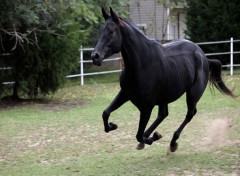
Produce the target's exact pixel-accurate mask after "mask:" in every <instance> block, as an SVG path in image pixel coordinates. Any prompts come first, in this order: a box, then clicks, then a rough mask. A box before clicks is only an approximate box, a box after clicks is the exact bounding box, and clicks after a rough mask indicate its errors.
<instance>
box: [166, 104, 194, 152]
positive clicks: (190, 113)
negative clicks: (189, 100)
mask: <svg viewBox="0 0 240 176" xmlns="http://www.w3.org/2000/svg"><path fill="white" fill-rule="evenodd" d="M196 113H197V109H196V103H195V104H191V105H190V106H188V112H187V115H186V117H185V120H184V121H183V123H182V124H181V125H180V127H179V128H178V129H177V131H175V133H174V134H173V138H172V141H171V143H170V151H171V152H175V151H176V150H177V148H178V143H177V142H176V141H177V140H178V138H179V136H180V134H181V132H182V130H183V128H184V127H185V126H186V125H187V124H188V123H189V122H190V121H191V120H192V118H193V116H194V115H195V114H196Z"/></svg>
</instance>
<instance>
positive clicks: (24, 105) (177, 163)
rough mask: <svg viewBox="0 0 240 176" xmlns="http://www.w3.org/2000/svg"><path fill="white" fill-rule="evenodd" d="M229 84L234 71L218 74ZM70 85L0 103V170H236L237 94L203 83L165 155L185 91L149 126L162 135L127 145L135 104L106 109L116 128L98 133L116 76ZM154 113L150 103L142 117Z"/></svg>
mask: <svg viewBox="0 0 240 176" xmlns="http://www.w3.org/2000/svg"><path fill="white" fill-rule="evenodd" d="M224 79H225V81H226V84H227V85H228V86H229V87H233V86H234V85H236V86H237V89H236V91H235V92H236V93H237V94H240V76H239V75H236V76H233V77H230V76H225V77H224ZM88 81H89V82H90V83H91V84H87V85H85V86H84V87H81V86H78V85H75V86H67V87H65V88H62V89H60V90H59V91H58V92H57V93H56V94H55V95H53V96H49V97H47V99H45V100H38V101H35V102H31V101H27V102H20V103H16V104H13V103H10V104H8V103H4V102H3V103H2V104H1V109H0V175H1V176H4V175H11V176H12V175H23V176H27V175H31V176H32V175H44V176H46V175H83V176H98V175H99V176H102V175H104V176H117V175H120V176H122V175H124V176H125V175H130V176H138V175H139V176H140V175H142V176H146V175H148V176H149V175H150V176H151V175H152V176H155V175H232V176H237V175H240V158H239V152H240V98H238V99H231V98H230V97H227V96H224V95H221V94H220V93H219V92H218V91H215V95H214V96H213V95H211V93H210V90H209V88H207V89H206V91H205V93H204V95H203V97H202V99H201V100H200V102H199V104H198V113H197V115H196V116H195V117H194V118H193V120H192V121H191V122H190V123H189V124H188V125H187V126H186V128H185V129H184V131H183V132H182V135H181V137H180V139H179V140H178V144H179V148H178V150H177V151H176V152H175V153H174V154H171V155H167V148H168V146H169V143H170V140H171V137H172V135H173V132H174V131H175V130H176V129H177V128H178V126H179V125H180V124H181V122H182V121H183V120H184V117H185V114H186V111H187V109H186V103H185V96H183V97H182V98H180V99H179V100H177V101H176V102H174V103H172V104H170V105H169V116H168V117H167V118H166V119H165V120H164V121H163V123H162V124H161V125H160V126H159V127H158V128H157V131H159V132H160V133H161V134H162V135H163V138H162V139H160V140H159V141H157V142H155V143H153V144H152V145H151V146H146V147H145V149H144V150H141V151H138V150H136V149H135V147H136V144H137V141H136V139H135V135H136V132H137V127H138V120H139V111H138V110H137V108H136V107H134V106H133V105H132V104H131V103H129V102H128V103H126V104H124V105H123V106H122V107H120V108H119V109H118V110H117V111H115V112H114V113H112V115H111V117H110V121H113V122H115V123H116V124H117V125H118V129H117V130H115V131H113V132H110V133H104V131H103V123H102V119H101V114H102V111H103V110H104V109H105V108H106V107H107V106H108V105H109V104H110V103H111V101H112V100H113V98H114V97H115V95H116V94H117V92H118V90H119V84H118V83H100V84H96V83H95V81H94V80H88ZM156 116H157V107H156V108H155V109H154V111H153V113H152V116H151V121H150V123H151V122H152V121H153V120H154V119H155V118H156Z"/></svg>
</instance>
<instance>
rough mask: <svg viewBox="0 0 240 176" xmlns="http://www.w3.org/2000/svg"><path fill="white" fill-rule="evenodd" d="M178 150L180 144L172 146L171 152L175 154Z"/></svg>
mask: <svg viewBox="0 0 240 176" xmlns="http://www.w3.org/2000/svg"><path fill="white" fill-rule="evenodd" d="M177 149H178V143H176V144H175V145H174V146H171V145H170V151H171V152H175V151H176V150H177Z"/></svg>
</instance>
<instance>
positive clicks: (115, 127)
mask: <svg viewBox="0 0 240 176" xmlns="http://www.w3.org/2000/svg"><path fill="white" fill-rule="evenodd" d="M117 128H118V126H117V125H116V124H115V123H113V122H110V123H109V131H112V130H116V129H117Z"/></svg>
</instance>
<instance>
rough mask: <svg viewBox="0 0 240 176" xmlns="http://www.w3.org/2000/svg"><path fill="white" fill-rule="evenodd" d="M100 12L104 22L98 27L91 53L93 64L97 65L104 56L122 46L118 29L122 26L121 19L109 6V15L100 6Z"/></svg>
mask: <svg viewBox="0 0 240 176" xmlns="http://www.w3.org/2000/svg"><path fill="white" fill-rule="evenodd" d="M102 14H103V17H104V19H105V23H104V24H103V26H102V27H101V29H100V36H99V40H98V43H97V45H96V47H95V48H94V50H93V52H92V54H91V57H92V60H93V64H95V65H98V66H100V65H101V64H102V61H103V60H104V59H105V58H107V57H109V56H111V55H113V54H115V53H118V52H120V50H121V47H122V35H121V31H120V26H123V23H122V21H121V20H120V18H119V17H118V15H117V14H116V13H115V12H114V11H113V10H112V8H110V15H109V14H108V13H106V11H105V10H104V8H102Z"/></svg>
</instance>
